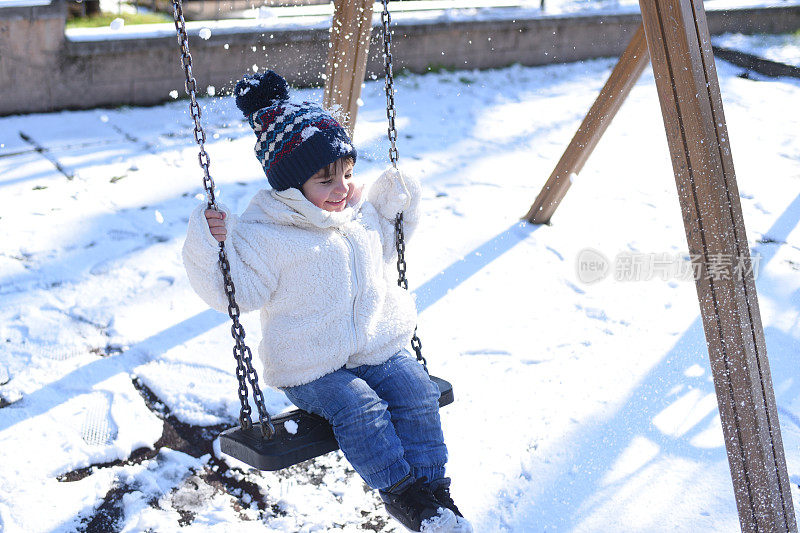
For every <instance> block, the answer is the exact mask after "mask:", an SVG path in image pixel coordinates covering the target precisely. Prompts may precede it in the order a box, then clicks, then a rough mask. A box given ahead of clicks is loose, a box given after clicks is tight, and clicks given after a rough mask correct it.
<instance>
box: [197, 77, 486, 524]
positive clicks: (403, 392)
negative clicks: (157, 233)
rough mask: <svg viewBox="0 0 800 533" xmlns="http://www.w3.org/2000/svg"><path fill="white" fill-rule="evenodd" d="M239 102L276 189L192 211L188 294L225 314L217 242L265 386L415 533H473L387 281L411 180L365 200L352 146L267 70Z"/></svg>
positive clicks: (403, 303) (431, 396) (402, 297)
mask: <svg viewBox="0 0 800 533" xmlns="http://www.w3.org/2000/svg"><path fill="white" fill-rule="evenodd" d="M235 95H236V105H237V106H238V107H239V109H241V110H242V112H243V113H244V115H245V116H246V117H247V118H248V120H249V122H250V125H251V126H252V128H253V130H254V131H255V134H256V137H257V139H258V140H257V142H256V146H255V150H256V157H257V158H258V160H259V161H260V163H261V165H262V166H263V168H264V172H265V173H266V176H267V180H268V181H269V184H270V185H271V186H272V189H264V190H261V191H259V192H258V193H256V195H255V196H254V197H253V199H252V201H251V202H250V205H249V207H248V208H247V209H246V210H245V212H244V213H243V214H242V215H241V216H235V215H232V214H231V213H230V212H229V211H227V209H225V208H224V206H220V208H221V209H222V211H220V212H216V211H212V210H207V209H205V207H204V205H200V206H198V207H197V209H195V211H194V212H193V213H192V216H191V218H190V221H189V229H188V234H187V237H186V242H185V244H184V248H183V259H184V264H185V266H186V271H187V273H188V275H189V280H190V282H191V284H192V287H193V288H194V289H195V291H197V293H198V294H199V295H200V297H201V298H203V300H205V301H206V302H207V303H208V304H209V305H210V306H211V307H213V308H215V309H218V310H220V311H226V310H227V307H228V300H227V298H226V296H225V292H224V289H223V284H222V277H221V275H220V272H219V266H218V264H217V258H218V249H219V247H218V241H219V242H221V241H225V242H226V245H225V249H226V252H227V256H228V261H229V262H230V267H231V276H232V278H233V280H234V282H235V283H236V301H237V303H238V305H239V307H240V308H241V309H242V311H249V310H254V309H260V310H261V328H262V334H263V336H262V339H261V343H260V345H259V355H260V358H261V360H262V362H263V371H262V372H261V375H262V376H263V378H264V381H265V382H266V384H267V385H271V386H273V387H277V388H280V389H281V390H283V391H284V392H285V393H286V396H287V397H288V398H289V399H290V400H291V401H292V402H293V403H294V404H295V405H297V406H298V407H299V408H301V409H303V410H306V411H308V412H312V413H316V414H318V415H320V416H323V417H325V418H326V419H327V420H328V421H330V423H331V425H332V426H333V431H334V434H335V436H336V440H337V441H338V442H339V446H340V448H341V449H342V451H343V452H344V454H345V457H347V459H348V460H349V461H350V463H351V464H352V465H353V468H354V469H355V470H356V472H358V473H359V474H360V475H361V477H362V478H363V479H364V481H365V482H366V483H367V484H368V485H369V486H370V487H372V488H374V489H378V490H379V492H380V495H381V497H382V499H383V501H384V503H385V505H386V509H387V511H388V512H389V514H390V515H392V516H393V517H395V518H396V519H397V520H399V521H400V522H401V523H402V524H403V525H404V526H406V527H407V528H409V529H410V530H411V531H431V532H433V531H437V532H470V531H472V527H471V526H470V524H469V522H468V521H467V520H465V519H464V518H463V516H462V515H461V513H460V512H459V510H458V508H457V507H456V505H455V503H454V502H453V499H452V498H451V497H450V492H449V486H450V479H449V478H447V477H445V468H444V467H445V463H446V462H447V449H446V447H445V444H444V436H443V434H442V429H441V424H440V420H439V403H438V399H439V390H438V387H437V386H436V384H434V383H433V382H432V381H431V380H430V379H429V378H428V375H427V374H426V373H425V371H424V369H423V368H422V366H421V365H420V364H419V363H417V361H416V360H415V359H414V358H413V357H411V356H410V355H409V353H408V352H407V351H406V350H405V349H404V347H405V346H406V345H407V343H408V342H409V341H410V339H411V336H412V334H413V332H414V328H415V324H416V320H417V315H416V308H415V305H414V302H413V300H412V298H411V295H410V294H409V293H408V292H407V291H406V290H404V289H402V288H400V287H399V286H398V285H397V281H396V276H397V274H396V272H395V263H396V260H397V257H396V251H395V242H394V238H395V237H394V219H395V215H396V214H397V213H398V212H400V211H402V212H404V222H405V233H406V235H410V234H411V233H413V231H414V228H415V226H416V225H417V221H418V218H419V200H420V184H419V182H418V181H417V180H416V179H412V178H410V177H409V176H406V175H404V174H402V173H400V172H398V171H397V170H395V169H389V170H387V171H385V172H384V173H383V174H382V175H381V176H380V177H379V178H378V180H377V181H376V182H375V184H374V185H373V186H372V187H371V189H370V191H369V194H368V196H367V198H366V199H362V198H361V192H362V186H361V185H358V184H357V183H356V181H355V179H354V178H353V166H354V165H355V162H356V150H355V148H353V145H352V143H351V141H350V139H349V137H348V135H347V133H346V132H345V130H344V129H343V128H342V127H341V125H339V123H338V122H337V121H336V120H335V119H334V118H333V117H332V116H331V115H330V114H329V113H328V112H326V111H325V110H323V109H322V108H321V107H319V106H318V105H316V104H313V103H310V102H292V101H290V100H289V95H288V87H287V84H286V81H285V80H284V79H283V78H282V77H280V76H279V75H278V74H276V73H274V72H272V71H267V72H265V73H263V74H262V73H260V74H256V75H255V76H245V77H244V79H242V80H241V81H239V83H238V84H237V85H236V88H235Z"/></svg>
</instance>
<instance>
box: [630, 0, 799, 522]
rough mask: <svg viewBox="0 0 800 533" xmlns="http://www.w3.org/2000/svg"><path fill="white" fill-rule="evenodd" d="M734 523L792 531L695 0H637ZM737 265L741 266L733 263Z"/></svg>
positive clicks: (759, 330)
mask: <svg viewBox="0 0 800 533" xmlns="http://www.w3.org/2000/svg"><path fill="white" fill-rule="evenodd" d="M639 3H640V6H641V10H642V18H643V21H644V28H645V33H646V35H647V43H648V47H649V51H650V56H651V61H652V65H653V73H654V75H655V79H656V88H657V90H658V97H659V101H660V103H661V111H662V114H663V117H664V127H665V128H666V132H667V140H668V143H669V150H670V154H671V156H672V165H673V170H674V173H675V182H676V184H677V188H678V196H679V199H680V204H681V212H682V214H683V222H684V226H685V230H686V239H687V241H688V244H689V250H690V253H691V254H692V256H693V257H694V258H697V259H696V263H695V266H696V267H697V268H698V270H699V276H698V277H697V280H696V287H697V295H698V298H699V301H700V311H701V315H702V319H703V327H704V329H705V335H706V342H707V345H708V354H709V358H710V360H711V370H712V373H713V377H714V386H715V388H716V393H717V401H718V404H719V412H720V417H721V419H722V430H723V433H724V436H725V446H726V449H727V452H728V462H729V464H730V468H731V475H732V478H733V486H734V493H735V495H736V504H737V507H738V511H739V520H740V525H741V528H742V530H743V531H747V532H751V531H752V532H757V531H758V532H762V531H770V532H788V531H795V532H796V531H797V523H796V520H795V516H794V511H793V507H792V500H791V493H790V489H789V479H788V475H787V471H786V460H785V458H784V452H783V443H782V439H781V431H780V426H779V424H778V412H777V409H776V405H775V395H774V392H773V389H772V379H771V376H770V370H769V362H768V360H767V349H766V343H765V341H764V330H763V327H762V324H761V315H760V312H759V307H758V295H757V294H756V287H755V281H754V275H753V271H752V261H751V257H750V252H749V248H748V243H747V235H746V233H745V225H744V218H743V216H742V207H741V203H740V200H739V191H738V187H737V185H736V175H735V173H734V169H733V160H732V159H731V148H730V142H729V140H728V139H729V137H728V132H727V128H726V125H725V115H724V113H723V109H722V99H721V97H720V90H719V80H718V79H717V72H716V67H715V65H714V57H713V54H712V51H711V40H710V37H709V33H708V26H707V23H706V16H705V11H704V9H703V4H702V0H639ZM737 266H739V267H741V268H737Z"/></svg>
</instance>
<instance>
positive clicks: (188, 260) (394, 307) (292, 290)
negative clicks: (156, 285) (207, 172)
mask: <svg viewBox="0 0 800 533" xmlns="http://www.w3.org/2000/svg"><path fill="white" fill-rule="evenodd" d="M420 191H421V187H420V184H419V182H418V181H417V180H416V179H414V178H410V177H409V176H406V175H405V174H401V173H400V172H399V171H397V170H395V169H391V168H390V169H388V170H386V171H385V172H384V173H383V174H382V175H381V176H380V177H379V178H378V180H377V181H376V182H375V184H374V185H373V186H372V187H371V189H370V191H369V194H368V197H367V200H366V201H362V202H360V203H359V204H357V205H354V206H348V207H347V208H345V209H344V211H341V212H329V211H325V210H323V209H320V208H318V207H316V206H315V205H314V204H312V203H311V202H309V201H308V200H307V199H306V198H305V197H304V196H303V194H302V193H301V192H300V191H299V190H297V189H288V190H286V191H282V192H277V191H274V190H261V191H259V192H258V193H256V195H255V196H254V197H253V199H252V200H251V202H250V205H249V206H248V208H247V209H246V210H245V212H244V213H243V214H242V215H241V216H236V215H232V214H231V213H230V212H229V211H228V210H227V209H226V208H225V207H224V206H220V208H221V209H223V210H225V213H226V219H225V226H226V230H227V239H226V241H225V251H226V254H227V257H228V261H229V263H230V265H231V277H232V278H233V282H234V285H235V287H236V302H237V304H238V305H239V307H240V309H241V310H242V312H247V311H252V310H255V309H260V310H261V330H262V338H261V343H260V344H259V348H258V353H259V356H260V358H261V360H262V362H263V371H262V372H261V375H262V376H263V381H264V383H266V384H267V385H271V386H273V387H291V386H295V385H300V384H303V383H308V382H310V381H313V380H315V379H317V378H319V377H321V376H324V375H325V374H328V373H330V372H333V371H335V370H337V369H339V368H341V367H342V366H343V365H346V366H347V367H350V368H352V367H355V366H359V365H363V364H369V365H375V364H380V363H383V362H384V361H386V360H387V359H388V358H389V357H391V356H392V355H394V354H395V353H397V352H398V351H399V350H401V349H402V348H403V347H404V346H405V345H406V344H407V343H408V342H409V341H410V339H411V336H412V334H413V332H414V327H415V325H416V320H417V312H416V306H415V304H414V301H413V299H412V297H411V295H410V294H409V293H408V291H406V290H404V289H402V288H400V287H398V285H397V271H396V256H397V253H396V251H395V241H394V218H395V215H396V213H398V212H399V211H403V212H404V215H403V220H404V231H405V234H406V236H408V235H410V234H411V233H412V232H413V231H414V228H415V227H416V225H417V221H418V220H419V200H420ZM205 209H206V205H205V203H204V204H201V205H199V206H198V207H197V208H196V209H195V210H194V211H193V213H192V215H191V218H190V219H189V229H188V233H187V236H186V242H185V243H184V246H183V262H184V265H185V267H186V272H187V274H188V276H189V281H190V283H191V285H192V287H193V288H194V290H195V291H196V292H197V294H198V295H199V296H200V297H201V298H202V299H203V300H204V301H205V302H206V303H208V305H210V306H211V307H213V308H214V309H217V310H218V311H222V312H225V313H227V309H228V300H227V297H226V296H225V291H224V289H223V283H222V274H221V272H220V269H219V265H218V253H219V245H218V243H217V241H216V240H215V239H214V237H213V236H212V235H211V232H210V231H209V229H208V224H207V223H206V219H205V215H204V212H205Z"/></svg>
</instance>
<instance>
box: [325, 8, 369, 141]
mask: <svg viewBox="0 0 800 533" xmlns="http://www.w3.org/2000/svg"><path fill="white" fill-rule="evenodd" d="M372 6H373V0H336V1H335V7H334V13H333V22H332V24H331V36H330V45H329V48H328V63H327V66H326V67H325V96H324V99H323V105H324V106H325V107H327V108H328V109H336V108H338V109H339V112H340V118H341V120H342V121H343V122H344V124H343V125H344V126H345V128H346V129H347V130H348V132H349V133H350V137H352V136H353V130H354V129H355V124H356V116H357V114H358V99H359V98H360V97H361V84H362V83H363V82H364V75H365V73H366V70H367V54H368V53H369V41H370V37H371V34H372Z"/></svg>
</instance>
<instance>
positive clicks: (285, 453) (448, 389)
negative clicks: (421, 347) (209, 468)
mask: <svg viewBox="0 0 800 533" xmlns="http://www.w3.org/2000/svg"><path fill="white" fill-rule="evenodd" d="M431 381H433V382H434V383H436V385H437V386H438V387H439V407H444V406H445V405H449V404H451V403H453V399H454V398H453V386H452V385H451V384H450V382H449V381H446V380H444V379H441V378H437V377H436V376H431ZM290 420H291V421H294V422H295V423H296V424H297V431H296V432H295V433H294V434H292V433H289V432H288V431H287V430H286V427H285V425H284V423H285V422H288V421H290ZM272 425H273V426H275V435H273V437H272V438H271V439H265V438H263V437H262V436H261V428H260V427H259V425H258V424H253V426H252V427H251V428H250V429H242V428H241V427H240V426H237V427H233V428H231V429H228V430H226V431H224V432H223V433H222V434H221V435H220V436H219V441H220V448H221V449H222V453H224V454H227V455H230V456H231V457H233V458H234V459H238V460H239V461H241V462H243V463H246V464H248V465H250V466H252V467H254V468H257V469H258V470H281V469H283V468H286V467H287V466H292V465H294V464H297V463H299V462H301V461H305V460H307V459H311V458H313V457H317V456H319V455H323V454H326V453H328V452H332V451H334V450H337V449H339V444H338V443H337V442H336V438H335V437H334V435H333V429H331V426H330V424H328V421H327V420H325V419H324V418H322V417H321V416H318V415H315V414H313V413H307V412H305V411H301V410H300V409H295V410H294V411H289V412H288V413H283V414H281V415H278V416H275V417H273V418H272Z"/></svg>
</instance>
